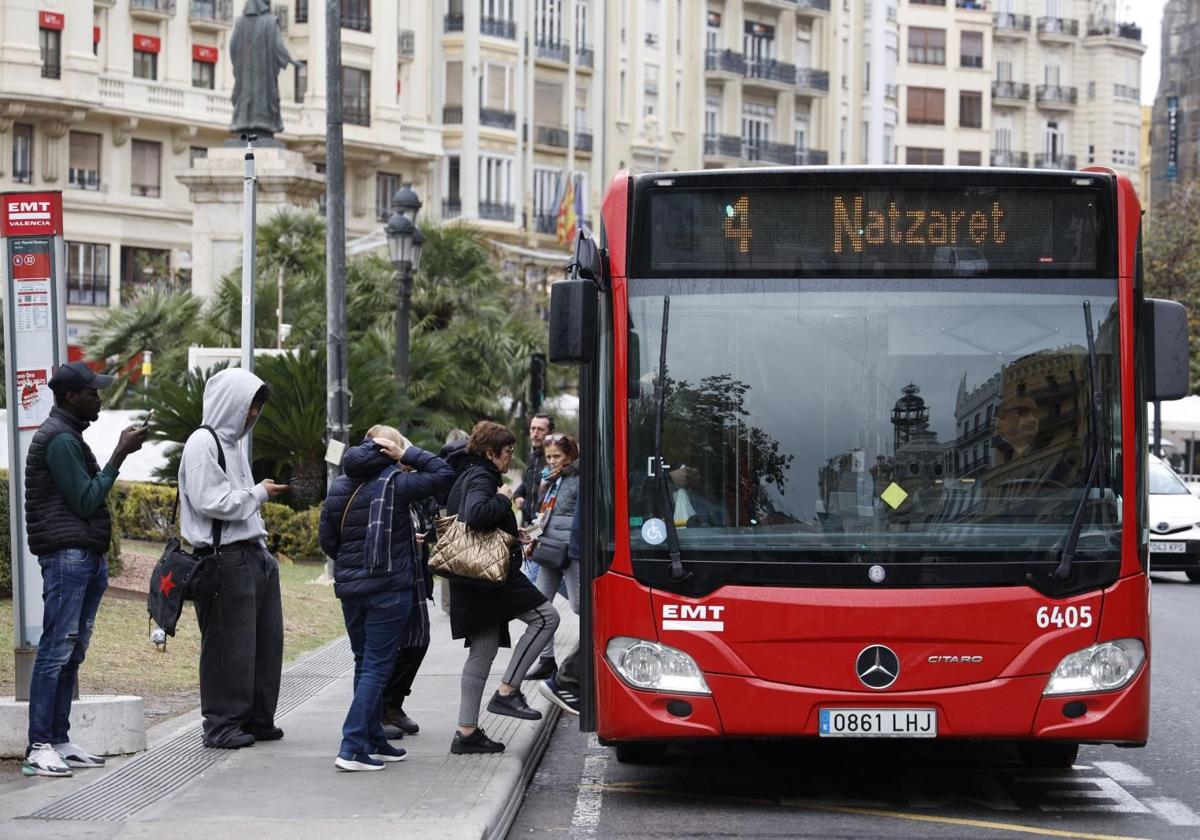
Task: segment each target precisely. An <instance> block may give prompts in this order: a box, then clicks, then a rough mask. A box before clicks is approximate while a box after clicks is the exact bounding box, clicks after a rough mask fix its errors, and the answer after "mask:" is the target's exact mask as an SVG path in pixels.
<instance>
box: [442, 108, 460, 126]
mask: <svg viewBox="0 0 1200 840" xmlns="http://www.w3.org/2000/svg"><path fill="white" fill-rule="evenodd" d="M462 117H463V109H462V106H461V105H445V106H443V107H442V124H443V125H462Z"/></svg>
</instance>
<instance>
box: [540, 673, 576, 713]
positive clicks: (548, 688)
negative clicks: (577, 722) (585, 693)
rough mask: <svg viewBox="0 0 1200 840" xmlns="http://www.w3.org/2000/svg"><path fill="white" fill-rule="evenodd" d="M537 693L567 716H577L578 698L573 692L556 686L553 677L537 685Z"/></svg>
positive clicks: (556, 681)
mask: <svg viewBox="0 0 1200 840" xmlns="http://www.w3.org/2000/svg"><path fill="white" fill-rule="evenodd" d="M538 691H540V692H541V693H542V696H543V697H545V698H546V699H547V700H549V701H550V702H551V703H553V704H554V705H555V706H558V708H560V709H562V710H563V711H564V712H566V713H568V714H572V715H575V716H576V717H578V716H579V697H578V695H576V694H575V692H573V691H567V689H565V688H563V687H562V686H560V685H559V684H558V680H556V679H555V678H554V677H551V678H550V679H548V680H546V681H545V682H541V683H538Z"/></svg>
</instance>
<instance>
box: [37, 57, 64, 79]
mask: <svg viewBox="0 0 1200 840" xmlns="http://www.w3.org/2000/svg"><path fill="white" fill-rule="evenodd" d="M42 78H43V79H61V78H62V64H61V63H59V62H57V61H47V62H44V63H43V64H42Z"/></svg>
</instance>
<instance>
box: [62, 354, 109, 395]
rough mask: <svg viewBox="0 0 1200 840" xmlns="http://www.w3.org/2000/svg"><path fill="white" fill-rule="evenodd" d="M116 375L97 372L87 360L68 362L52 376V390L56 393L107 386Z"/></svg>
mask: <svg viewBox="0 0 1200 840" xmlns="http://www.w3.org/2000/svg"><path fill="white" fill-rule="evenodd" d="M113 380H114V377H111V376H108V375H107V374H103V373H96V372H95V371H94V370H92V369H91V368H90V367H88V366H87V363H86V362H67V363H66V364H65V365H61V366H59V368H58V370H56V371H54V375H53V376H51V377H50V390H52V391H54V393H56V394H60V393H64V392H66V391H79V390H81V389H83V388H107V387H108V386H109V385H111V384H113Z"/></svg>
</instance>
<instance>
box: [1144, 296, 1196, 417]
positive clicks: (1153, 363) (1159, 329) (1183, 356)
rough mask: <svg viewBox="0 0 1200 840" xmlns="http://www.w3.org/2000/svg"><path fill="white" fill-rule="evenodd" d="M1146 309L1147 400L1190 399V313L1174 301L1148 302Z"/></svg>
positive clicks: (1149, 300) (1145, 367)
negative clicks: (1188, 316)
mask: <svg viewBox="0 0 1200 840" xmlns="http://www.w3.org/2000/svg"><path fill="white" fill-rule="evenodd" d="M1143 307H1144V308H1143V310H1142V318H1143V321H1144V323H1145V325H1146V327H1145V331H1144V333H1143V334H1144V336H1145V343H1144V345H1143V348H1144V352H1145V353H1146V364H1145V366H1144V368H1143V369H1144V370H1145V371H1146V400H1147V401H1149V402H1156V401H1159V400H1178V399H1181V398H1183V397H1186V396H1187V395H1188V378H1189V373H1190V365H1189V359H1188V323H1187V310H1186V309H1184V307H1183V304H1181V303H1176V302H1175V301H1173V300H1152V299H1147V300H1146V301H1145V303H1143Z"/></svg>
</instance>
